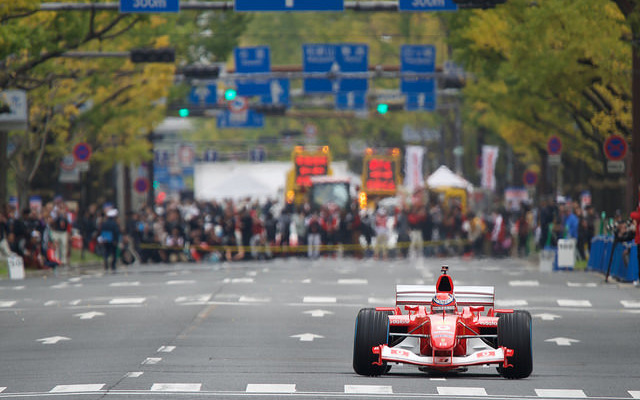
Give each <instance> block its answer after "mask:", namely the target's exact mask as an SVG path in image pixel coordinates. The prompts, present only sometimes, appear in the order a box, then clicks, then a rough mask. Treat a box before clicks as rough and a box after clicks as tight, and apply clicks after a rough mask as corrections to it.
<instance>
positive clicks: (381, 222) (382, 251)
mask: <svg viewBox="0 0 640 400" xmlns="http://www.w3.org/2000/svg"><path fill="white" fill-rule="evenodd" d="M375 230H376V245H375V247H374V249H373V257H374V258H382V259H383V260H386V259H387V258H388V257H389V226H388V217H387V210H386V209H385V208H384V207H380V208H378V211H377V212H376V216H375Z"/></svg>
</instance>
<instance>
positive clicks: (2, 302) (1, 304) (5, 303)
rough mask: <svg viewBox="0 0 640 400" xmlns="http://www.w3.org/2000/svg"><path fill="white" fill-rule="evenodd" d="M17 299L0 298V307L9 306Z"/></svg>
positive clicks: (14, 303)
mask: <svg viewBox="0 0 640 400" xmlns="http://www.w3.org/2000/svg"><path fill="white" fill-rule="evenodd" d="M16 303H17V301H14V300H0V308H9V307H13V306H15V305H16Z"/></svg>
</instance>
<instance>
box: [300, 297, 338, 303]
mask: <svg viewBox="0 0 640 400" xmlns="http://www.w3.org/2000/svg"><path fill="white" fill-rule="evenodd" d="M337 301H338V299H336V298H335V297H318V296H305V297H304V298H303V299H302V302H303V303H336V302H337Z"/></svg>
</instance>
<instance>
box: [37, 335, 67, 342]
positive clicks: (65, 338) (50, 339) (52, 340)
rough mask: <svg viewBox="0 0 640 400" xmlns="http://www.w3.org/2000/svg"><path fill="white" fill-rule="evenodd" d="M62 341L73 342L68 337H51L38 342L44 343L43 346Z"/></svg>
mask: <svg viewBox="0 0 640 400" xmlns="http://www.w3.org/2000/svg"><path fill="white" fill-rule="evenodd" d="M62 340H71V339H70V338H68V337H64V336H51V337H46V338H42V339H37V340H36V342H42V344H56V343H58V342H60V341H62Z"/></svg>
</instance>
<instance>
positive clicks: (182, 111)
mask: <svg viewBox="0 0 640 400" xmlns="http://www.w3.org/2000/svg"><path fill="white" fill-rule="evenodd" d="M178 115H179V116H181V117H182V118H186V117H188V116H189V109H188V108H181V109H179V110H178Z"/></svg>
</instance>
